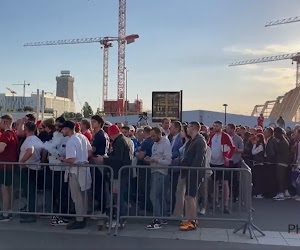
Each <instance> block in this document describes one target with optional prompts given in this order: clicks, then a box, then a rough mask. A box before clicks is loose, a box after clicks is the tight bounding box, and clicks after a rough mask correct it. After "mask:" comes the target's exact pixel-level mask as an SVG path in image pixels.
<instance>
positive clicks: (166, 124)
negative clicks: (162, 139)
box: [161, 118, 171, 139]
mask: <svg viewBox="0 0 300 250" xmlns="http://www.w3.org/2000/svg"><path fill="white" fill-rule="evenodd" d="M170 124H171V120H170V119H169V118H164V119H162V121H161V128H162V134H163V136H166V137H169V135H170ZM169 139H170V138H169Z"/></svg>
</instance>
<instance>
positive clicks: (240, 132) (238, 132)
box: [237, 126, 246, 139]
mask: <svg viewBox="0 0 300 250" xmlns="http://www.w3.org/2000/svg"><path fill="white" fill-rule="evenodd" d="M245 133H246V128H245V127H244V126H240V127H239V128H238V131H237V134H238V135H239V136H240V137H241V138H242V139H244V135H245Z"/></svg>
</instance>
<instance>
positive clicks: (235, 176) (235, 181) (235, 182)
mask: <svg viewBox="0 0 300 250" xmlns="http://www.w3.org/2000/svg"><path fill="white" fill-rule="evenodd" d="M229 167H230V168H239V167H240V166H239V163H234V162H233V161H230V162H229ZM231 177H232V180H231ZM239 182H240V181H239V172H237V171H232V175H231V173H230V181H229V185H230V188H232V195H233V198H234V199H236V198H238V197H239ZM231 185H232V187H231Z"/></svg>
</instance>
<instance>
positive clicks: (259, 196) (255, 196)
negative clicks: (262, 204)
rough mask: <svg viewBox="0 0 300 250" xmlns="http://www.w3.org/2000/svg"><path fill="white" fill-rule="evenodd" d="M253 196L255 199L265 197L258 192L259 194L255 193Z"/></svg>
mask: <svg viewBox="0 0 300 250" xmlns="http://www.w3.org/2000/svg"><path fill="white" fill-rule="evenodd" d="M253 198H255V199H263V198H264V197H263V195H262V194H258V195H254V197H253Z"/></svg>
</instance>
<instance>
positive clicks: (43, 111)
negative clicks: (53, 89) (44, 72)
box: [41, 90, 45, 121]
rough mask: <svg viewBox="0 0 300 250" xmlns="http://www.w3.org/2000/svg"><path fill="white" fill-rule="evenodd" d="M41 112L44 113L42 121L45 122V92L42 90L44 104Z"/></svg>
mask: <svg viewBox="0 0 300 250" xmlns="http://www.w3.org/2000/svg"><path fill="white" fill-rule="evenodd" d="M41 105H42V106H41V111H42V121H43V120H44V115H45V91H44V90H42V104H41Z"/></svg>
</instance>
